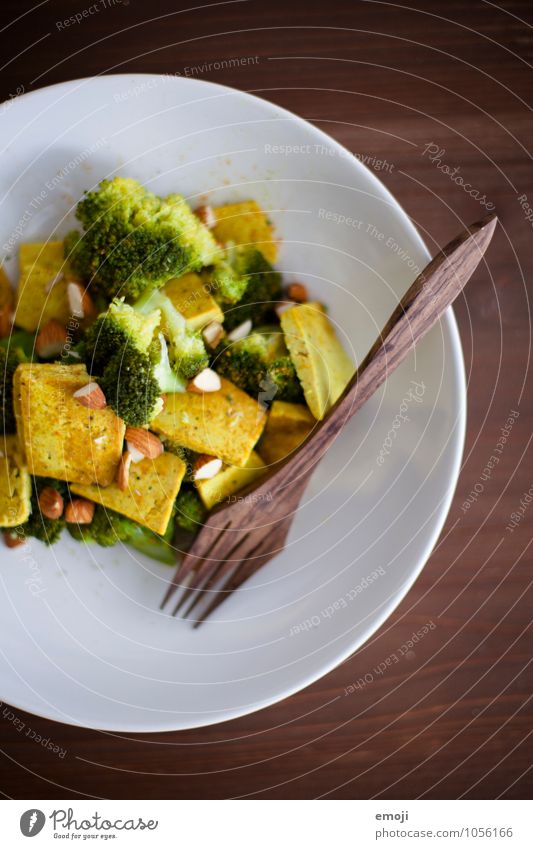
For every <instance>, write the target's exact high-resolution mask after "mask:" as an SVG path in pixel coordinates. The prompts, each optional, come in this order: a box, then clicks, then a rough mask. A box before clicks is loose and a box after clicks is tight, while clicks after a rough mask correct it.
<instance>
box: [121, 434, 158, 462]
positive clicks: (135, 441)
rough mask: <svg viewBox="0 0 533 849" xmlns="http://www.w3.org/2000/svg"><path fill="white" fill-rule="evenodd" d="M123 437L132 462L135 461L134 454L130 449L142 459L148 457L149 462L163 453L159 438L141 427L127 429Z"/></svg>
mask: <svg viewBox="0 0 533 849" xmlns="http://www.w3.org/2000/svg"><path fill="white" fill-rule="evenodd" d="M125 437H126V443H127V445H128V451H129V453H130V454H131V455H132V460H133V462H137V461H136V460H135V459H134V452H133V451H132V450H131V448H133V449H134V451H137V452H139V453H140V454H141V455H142V456H143V457H148V459H149V460H155V458H156V457H159V455H160V454H162V453H163V450H164V449H163V443H162V442H161V440H160V439H159V437H158V436H156V435H155V433H151V432H150V431H149V430H145V429H144V428H143V427H127V428H126V434H125Z"/></svg>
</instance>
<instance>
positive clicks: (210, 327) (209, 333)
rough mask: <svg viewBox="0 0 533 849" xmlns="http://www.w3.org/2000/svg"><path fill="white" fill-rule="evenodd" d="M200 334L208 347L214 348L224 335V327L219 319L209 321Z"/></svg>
mask: <svg viewBox="0 0 533 849" xmlns="http://www.w3.org/2000/svg"><path fill="white" fill-rule="evenodd" d="M202 336H203V337H204V341H205V343H206V344H207V345H209V347H210V348H216V347H217V345H218V343H219V342H220V341H221V339H223V337H224V328H223V327H222V325H221V323H220V322H219V321H211V322H210V323H209V324H207V325H206V326H205V327H204V329H203V330H202Z"/></svg>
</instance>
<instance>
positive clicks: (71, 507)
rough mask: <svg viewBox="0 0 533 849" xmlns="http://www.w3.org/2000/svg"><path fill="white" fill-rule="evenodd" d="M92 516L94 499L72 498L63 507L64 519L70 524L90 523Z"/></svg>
mask: <svg viewBox="0 0 533 849" xmlns="http://www.w3.org/2000/svg"><path fill="white" fill-rule="evenodd" d="M93 517H94V501H88V500H87V499H86V498H73V499H72V501H71V502H70V503H69V504H67V506H66V507H65V521H66V522H69V524H72V525H90V524H91V522H92V520H93Z"/></svg>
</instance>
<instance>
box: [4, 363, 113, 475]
mask: <svg viewBox="0 0 533 849" xmlns="http://www.w3.org/2000/svg"><path fill="white" fill-rule="evenodd" d="M89 381H90V377H89V375H88V374H87V372H86V370H85V366H83V365H75V366H65V365H55V364H53V363H39V364H38V363H23V364H22V365H20V366H18V368H17V370H16V372H15V376H14V380H13V395H14V407H15V416H16V419H17V431H18V434H19V438H20V440H21V443H22V445H23V448H24V453H25V455H26V461H27V464H28V469H29V471H30V472H31V474H32V475H42V476H43V477H51V478H58V479H59V480H65V481H73V482H76V483H99V484H100V485H101V486H107V485H108V484H110V483H111V481H112V480H113V479H114V477H115V473H116V470H117V466H118V462H119V460H120V457H121V455H122V447H123V442H124V431H125V426H124V422H123V421H122V419H119V418H118V417H117V416H116V415H115V414H114V412H113V410H112V409H111V408H110V407H104V409H103V410H89V409H88V408H87V407H84V406H82V405H81V404H80V403H79V401H77V400H76V398H74V397H73V395H74V392H75V391H76V390H77V389H81V387H82V386H85V384H87V383H89Z"/></svg>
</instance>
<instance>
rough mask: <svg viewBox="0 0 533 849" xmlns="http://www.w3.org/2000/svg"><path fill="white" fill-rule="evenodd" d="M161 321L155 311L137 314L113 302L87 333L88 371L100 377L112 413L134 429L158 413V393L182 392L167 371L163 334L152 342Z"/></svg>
mask: <svg viewBox="0 0 533 849" xmlns="http://www.w3.org/2000/svg"><path fill="white" fill-rule="evenodd" d="M160 319H161V313H160V311H159V310H158V309H155V310H150V311H148V310H147V311H145V312H144V313H142V312H138V311H136V310H135V309H134V308H133V307H131V306H129V305H128V304H125V303H124V301H123V300H122V299H120V298H115V300H114V301H113V302H112V303H111V304H110V305H109V309H108V310H107V312H106V313H104V314H103V315H101V316H99V318H98V319H97V320H96V322H95V323H94V324H93V325H92V327H90V328H89V330H88V332H87V337H86V343H85V347H86V350H85V362H86V364H87V369H88V371H89V372H90V373H91V374H93V375H96V376H98V377H99V378H100V381H99V382H100V384H101V386H102V390H103V392H104V394H105V396H106V399H107V402H108V404H109V406H110V407H111V409H112V410H114V411H115V413H116V414H117V416H120V418H122V419H124V421H125V422H126V424H128V425H132V426H134V427H139V426H141V425H143V424H146V423H147V422H149V421H151V420H152V419H153V418H154V417H155V416H156V415H157V413H158V412H159V410H160V408H161V401H160V396H161V393H162V392H183V391H184V389H185V384H184V383H183V381H180V380H179V378H178V377H177V376H176V374H175V373H174V372H173V370H172V369H171V367H170V363H169V360H168V352H167V346H166V343H165V340H164V338H163V336H162V334H160V333H159V334H158V335H157V336H156V337H155V339H154V334H155V332H156V330H157V328H158V326H159V323H160Z"/></svg>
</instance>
